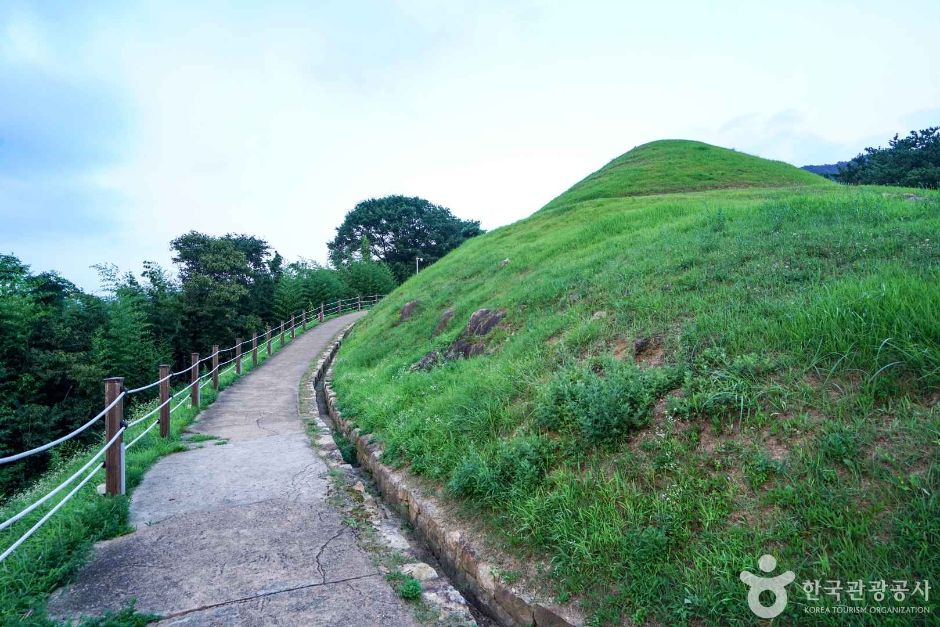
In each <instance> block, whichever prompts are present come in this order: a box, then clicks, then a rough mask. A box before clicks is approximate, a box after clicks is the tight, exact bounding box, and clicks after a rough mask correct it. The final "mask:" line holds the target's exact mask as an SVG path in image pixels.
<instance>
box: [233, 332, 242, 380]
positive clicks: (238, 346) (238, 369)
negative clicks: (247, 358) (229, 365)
mask: <svg viewBox="0 0 940 627" xmlns="http://www.w3.org/2000/svg"><path fill="white" fill-rule="evenodd" d="M241 373H242V339H241V338H240V337H237V338H235V374H241Z"/></svg>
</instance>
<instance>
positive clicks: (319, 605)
mask: <svg viewBox="0 0 940 627" xmlns="http://www.w3.org/2000/svg"><path fill="white" fill-rule="evenodd" d="M358 315H360V314H352V315H348V316H344V317H342V318H339V319H336V320H332V321H330V322H327V323H325V324H323V325H322V326H319V327H316V328H314V329H312V330H310V331H308V332H307V333H305V334H304V335H302V336H298V337H297V339H296V340H295V341H294V342H292V343H291V344H289V345H288V346H287V347H286V348H285V349H284V350H282V351H281V352H280V353H278V354H277V355H275V356H274V357H272V358H271V359H269V360H268V361H267V362H266V363H265V364H264V365H263V366H262V367H260V368H258V369H257V370H255V371H254V372H252V373H251V374H250V375H249V376H247V377H245V378H244V379H242V380H241V381H239V382H238V383H236V384H235V385H233V386H231V387H230V388H228V389H226V390H225V391H223V392H222V393H221V395H220V396H219V398H218V399H217V400H216V402H215V403H213V404H212V406H211V407H209V408H208V409H207V410H205V411H204V412H203V413H202V414H201V415H200V419H199V421H198V422H196V423H195V424H194V425H193V426H192V427H191V430H192V431H197V432H200V433H204V434H208V435H214V436H218V437H220V438H223V439H225V440H227V443H225V444H218V445H217V444H216V442H214V441H207V442H205V443H203V446H202V448H196V449H193V450H190V451H187V452H183V453H177V454H174V455H170V456H167V457H165V458H163V459H161V460H160V461H159V462H157V463H156V464H155V465H154V466H153V467H152V468H151V469H150V471H149V472H148V473H147V475H146V477H145V478H144V481H143V482H142V483H141V485H140V486H138V487H137V489H136V490H135V491H134V494H133V498H132V502H131V524H132V525H133V526H134V527H135V528H136V531H135V532H134V533H131V534H129V535H126V536H123V537H120V538H115V539H113V540H108V541H106V542H102V543H99V544H98V545H97V546H96V547H95V551H94V556H93V558H92V560H91V561H90V562H89V563H88V564H87V565H86V566H85V567H84V568H83V569H82V571H81V572H80V573H79V575H78V577H77V579H76V581H75V582H74V583H73V584H71V585H70V586H68V587H66V588H65V589H63V590H60V591H59V592H57V593H56V594H55V595H54V596H53V598H52V599H51V600H50V603H49V613H50V615H51V616H52V617H54V618H57V619H65V620H69V619H73V620H74V619H76V618H79V617H81V616H91V615H100V614H103V613H104V612H105V611H107V610H119V609H121V608H122V607H124V606H126V605H127V604H128V603H129V602H130V601H131V600H132V599H136V600H137V610H138V611H139V612H142V613H153V614H158V615H160V616H162V617H164V620H163V621H161V622H160V623H158V624H161V625H416V624H417V623H416V621H415V619H414V617H413V615H412V612H411V610H410V609H408V608H407V607H405V606H404V604H403V602H402V600H401V599H400V598H399V597H398V596H397V595H396V594H395V592H394V591H393V590H392V589H391V588H390V587H389V585H388V584H387V583H386V581H385V579H384V577H383V576H382V574H381V573H379V571H378V569H377V568H376V566H375V565H374V564H373V562H372V560H371V559H370V557H369V554H368V553H366V552H365V551H363V550H362V549H360V548H359V547H358V546H357V544H356V540H355V537H354V535H353V532H352V530H351V529H349V528H348V527H346V526H345V525H343V524H342V521H341V515H340V514H339V513H338V512H337V511H336V510H334V509H333V508H331V507H330V505H329V504H328V503H327V502H326V496H327V477H326V474H327V467H326V465H325V464H324V463H323V461H322V460H321V459H320V458H319V457H318V456H317V455H316V454H315V453H314V451H313V450H312V449H311V446H310V441H309V438H308V436H307V435H306V433H305V432H304V426H303V424H302V422H301V419H300V416H299V411H298V388H299V384H300V379H301V377H302V376H303V374H304V373H305V372H306V370H307V368H308V367H309V365H310V363H311V362H312V361H315V360H316V359H317V357H318V356H319V355H320V353H321V352H322V351H323V350H324V349H325V348H326V346H327V344H328V343H329V341H330V340H331V339H332V338H333V337H334V336H335V335H336V334H337V333H338V332H339V331H340V330H341V329H342V328H343V327H345V326H346V325H348V324H350V323H351V322H353V321H354V320H355V319H356V318H357V317H358Z"/></svg>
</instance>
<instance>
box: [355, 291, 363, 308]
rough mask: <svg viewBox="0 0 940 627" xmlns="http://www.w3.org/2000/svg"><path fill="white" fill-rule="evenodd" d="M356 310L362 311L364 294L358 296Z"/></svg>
mask: <svg viewBox="0 0 940 627" xmlns="http://www.w3.org/2000/svg"><path fill="white" fill-rule="evenodd" d="M356 311H362V294H360V295H359V296H356Z"/></svg>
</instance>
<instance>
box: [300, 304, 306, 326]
mask: <svg viewBox="0 0 940 627" xmlns="http://www.w3.org/2000/svg"><path fill="white" fill-rule="evenodd" d="M300 330H301V331H306V330H307V310H306V309H304V310H303V311H302V312H300Z"/></svg>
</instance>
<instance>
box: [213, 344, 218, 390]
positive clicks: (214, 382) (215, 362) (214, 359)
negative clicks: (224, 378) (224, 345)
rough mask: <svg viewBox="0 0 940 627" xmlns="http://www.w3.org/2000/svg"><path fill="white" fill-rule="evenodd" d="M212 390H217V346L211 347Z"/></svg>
mask: <svg viewBox="0 0 940 627" xmlns="http://www.w3.org/2000/svg"><path fill="white" fill-rule="evenodd" d="M212 389H214V390H218V389H219V345H218V344H213V345H212Z"/></svg>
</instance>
